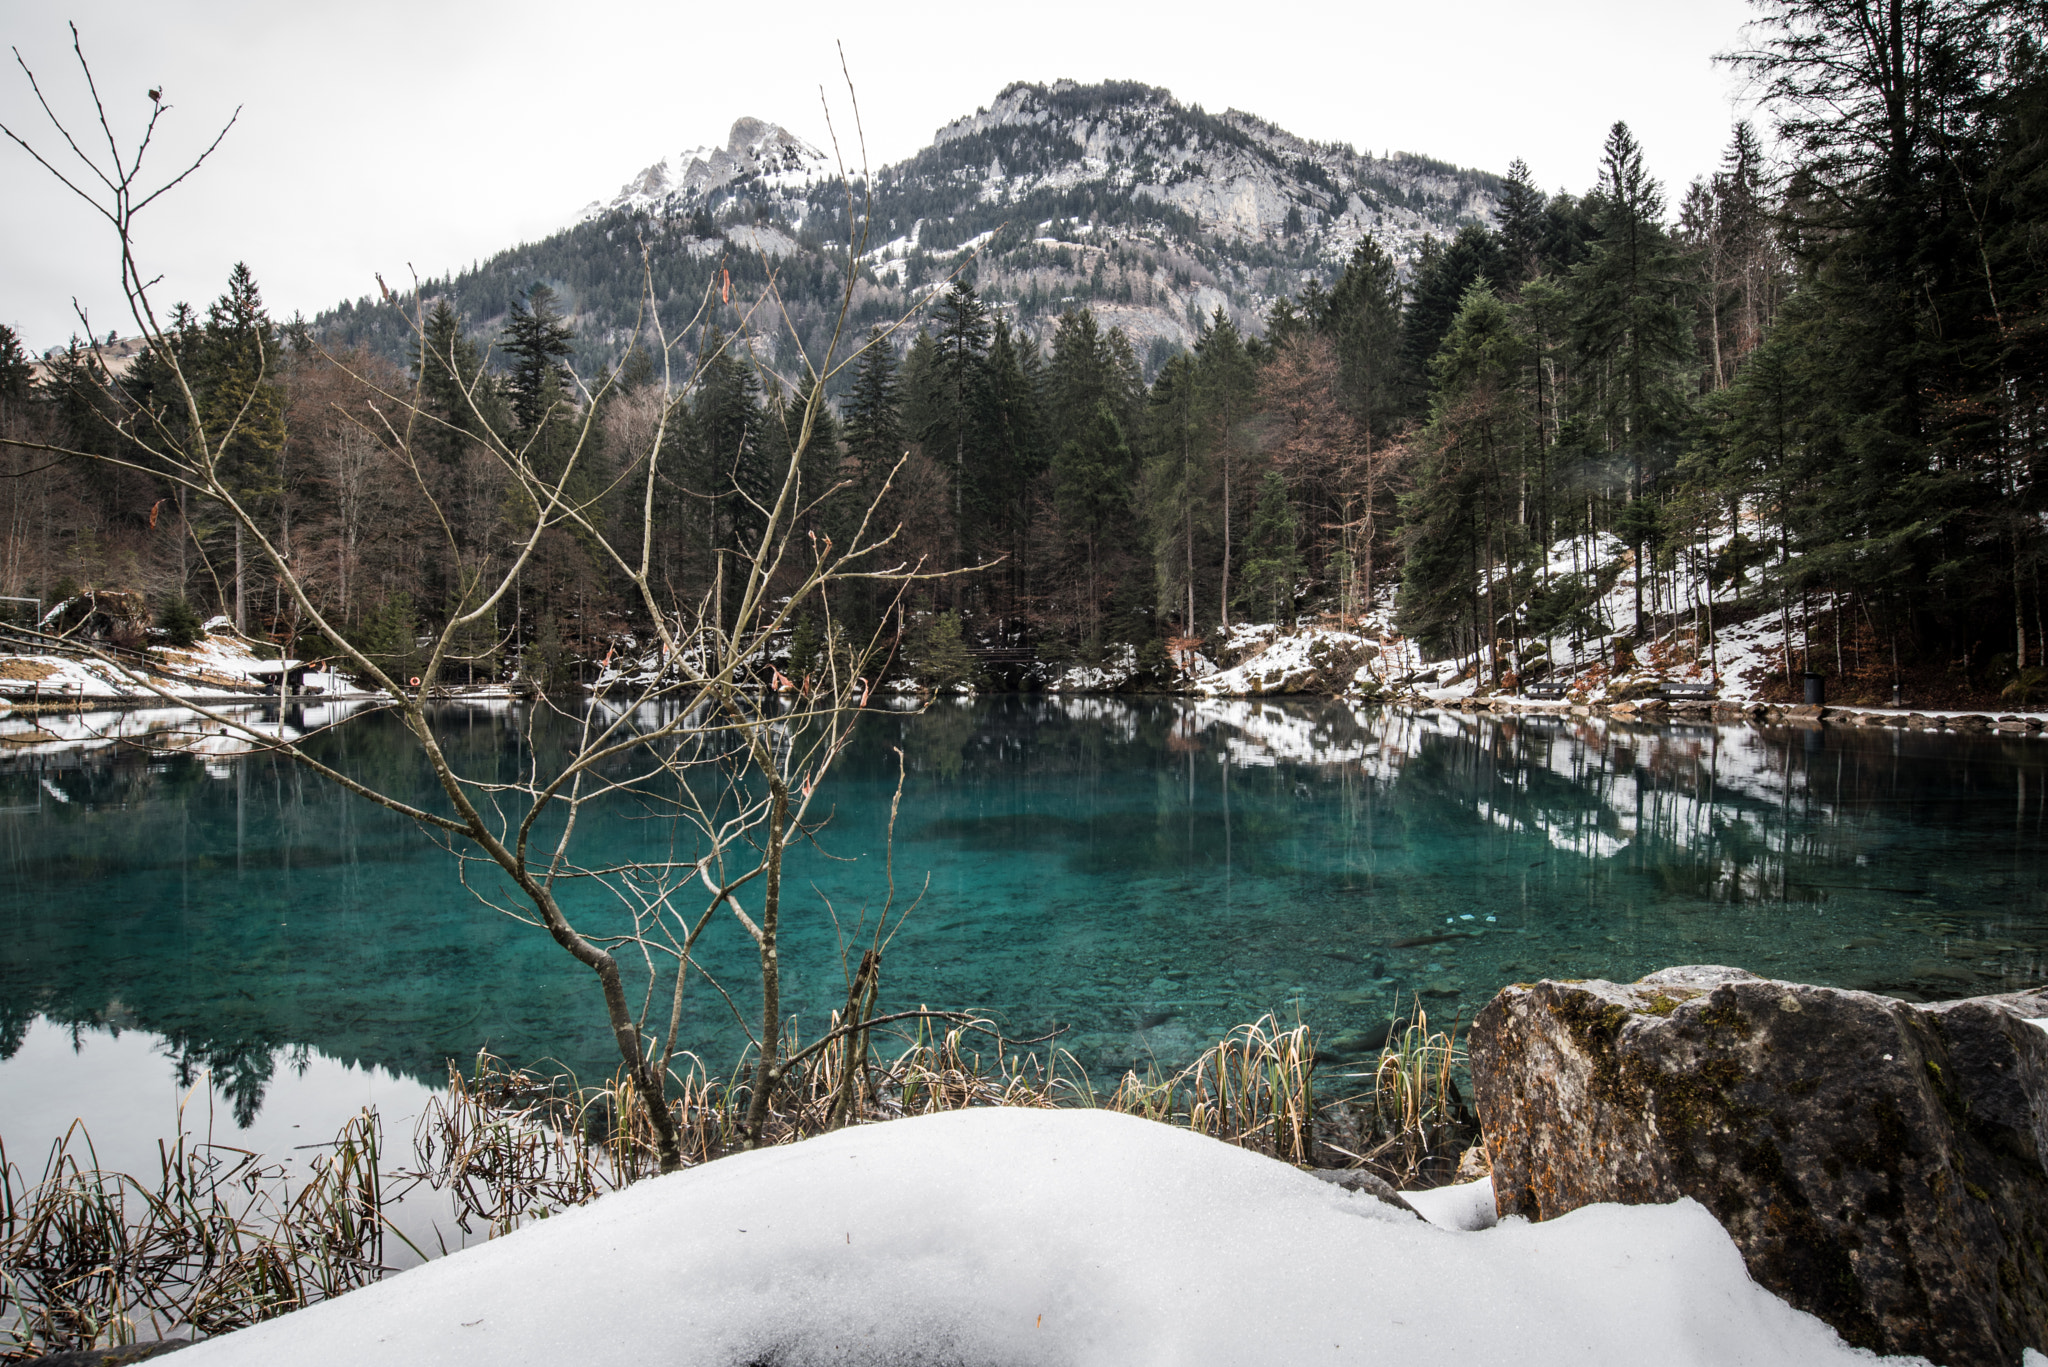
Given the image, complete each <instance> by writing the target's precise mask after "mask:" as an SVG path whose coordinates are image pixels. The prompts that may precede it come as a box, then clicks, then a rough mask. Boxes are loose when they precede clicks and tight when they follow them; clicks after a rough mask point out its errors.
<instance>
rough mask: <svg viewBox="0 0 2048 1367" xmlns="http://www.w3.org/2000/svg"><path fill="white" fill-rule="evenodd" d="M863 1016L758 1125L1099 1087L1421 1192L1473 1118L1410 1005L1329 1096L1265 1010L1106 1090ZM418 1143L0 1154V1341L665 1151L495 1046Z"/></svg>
mask: <svg viewBox="0 0 2048 1367" xmlns="http://www.w3.org/2000/svg"><path fill="white" fill-rule="evenodd" d="M872 1013H873V1002H872V994H868V996H867V997H866V999H865V1000H861V999H860V998H859V997H858V995H856V997H855V999H852V1000H850V1002H849V1010H848V1013H843V1014H846V1015H847V1018H848V1019H849V1020H850V1021H851V1022H852V1023H853V1024H855V1025H858V1026H861V1027H862V1028H859V1029H855V1030H852V1031H849V1032H847V1033H843V1034H839V1035H837V1036H835V1037H832V1038H830V1039H829V1041H828V1042H827V1043H826V1044H825V1045H824V1046H823V1047H814V1048H812V1049H810V1050H806V1049H804V1047H803V1045H802V1041H801V1040H800V1039H799V1038H798V1036H797V1034H796V1032H795V1028H794V1026H792V1027H791V1029H790V1031H789V1033H788V1035H787V1037H786V1038H785V1039H784V1041H783V1046H784V1054H783V1057H785V1058H801V1059H802V1060H803V1062H802V1064H801V1066H798V1067H795V1068H793V1069H792V1070H791V1071H790V1072H789V1073H788V1075H787V1076H786V1077H785V1079H784V1081H783V1083H782V1085H781V1086H780V1087H779V1088H778V1089H777V1091H776V1093H775V1095H774V1097H773V1098H772V1101H771V1104H770V1106H769V1107H768V1123H767V1125H766V1127H765V1129H764V1131H763V1135H762V1138H763V1141H764V1142H766V1143H770V1144H786V1143H791V1142H794V1141H796V1140H799V1139H804V1138H807V1137H809V1136H812V1135H816V1134H822V1133H825V1132H828V1131H830V1130H834V1129H839V1128H842V1127H844V1126H846V1125H848V1124H871V1123H875V1122H878V1121H884V1120H894V1119H898V1118H901V1117H904V1116H911V1115H929V1114H933V1113H935V1112H939V1111H955V1110H963V1109H967V1108H970V1107H980V1106H1030V1107H1056V1106H1085V1107H1100V1108H1102V1109H1106V1110H1114V1111H1119V1112H1122V1113H1125V1114H1128V1115H1136V1116H1141V1117H1144V1118H1146V1119H1149V1120H1156V1121H1159V1122H1161V1123H1164V1124H1170V1125H1180V1126H1184V1127H1186V1128H1188V1129H1191V1130H1194V1131H1195V1132H1197V1133H1199V1134H1206V1135H1210V1136H1212V1137H1214V1138H1216V1139H1219V1140H1222V1141H1223V1142H1225V1143H1229V1144H1236V1145H1239V1146H1241V1147H1244V1148H1249V1149H1254V1150H1256V1151H1258V1152H1260V1153H1265V1154H1270V1155H1272V1156H1274V1157H1276V1158H1278V1159H1281V1160H1282V1161H1285V1162H1289V1163H1295V1164H1302V1165H1313V1166H1324V1167H1331V1166H1338V1167H1343V1166H1350V1167H1363V1168H1367V1169H1370V1170H1371V1171H1373V1172H1374V1173H1375V1174H1377V1175H1378V1176H1381V1177H1383V1178H1385V1179H1386V1180H1388V1181H1389V1182H1392V1183H1393V1184H1394V1185H1395V1186H1397V1187H1410V1188H1412V1187H1418V1186H1433V1185H1439V1184H1441V1183H1443V1182H1445V1181H1448V1180H1450V1179H1451V1176H1452V1174H1453V1172H1454V1171H1455V1169H1456V1165H1457V1161H1458V1156H1459V1154H1460V1153H1461V1152H1462V1151H1463V1149H1464V1147H1465V1145H1466V1144H1468V1143H1469V1142H1470V1141H1471V1139H1472V1137H1473V1134H1474V1133H1475V1129H1476V1127H1475V1126H1474V1125H1473V1124H1472V1121H1471V1117H1470V1114H1469V1112H1468V1111H1467V1109H1466V1107H1465V1106H1464V1103H1463V1101H1462V1099H1461V1098H1460V1097H1459V1094H1458V1090H1457V1085H1456V1082H1455V1080H1454V1075H1455V1073H1456V1072H1457V1070H1458V1068H1459V1065H1460V1063H1461V1061H1462V1059H1463V1052H1462V1050H1461V1049H1460V1048H1459V1046H1458V1044H1457V1041H1456V1038H1455V1027H1453V1029H1451V1030H1441V1029H1433V1028H1432V1027H1431V1025H1430V1022H1429V1018H1428V1016H1427V1015H1426V1014H1425V1013H1424V1012H1423V1011H1422V1009H1421V1007H1420V1005H1419V1004H1418V1005H1417V1007H1416V1009H1415V1010H1414V1011H1413V1012H1412V1014H1411V1015H1410V1017H1409V1019H1408V1021H1407V1023H1406V1025H1405V1026H1403V1027H1402V1028H1400V1029H1399V1030H1398V1031H1395V1032H1394V1033H1393V1034H1392V1035H1391V1036H1390V1038H1389V1040H1388V1042H1387V1045H1386V1047H1385V1048H1384V1049H1383V1050H1382V1051H1381V1054H1380V1057H1379V1060H1378V1063H1377V1064H1376V1065H1375V1066H1374V1067H1373V1068H1372V1069H1371V1070H1370V1071H1361V1072H1358V1073H1353V1074H1348V1075H1342V1076H1340V1077H1339V1078H1338V1079H1337V1081H1338V1082H1339V1083H1341V1084H1356V1090H1353V1091H1346V1090H1344V1088H1343V1087H1342V1086H1340V1087H1338V1088H1337V1089H1336V1094H1335V1095H1333V1096H1331V1097H1330V1098H1329V1099H1321V1098H1319V1095H1318V1077H1317V1066H1316V1052H1315V1041H1314V1038H1313V1035H1312V1034H1311V1032H1310V1030H1309V1028H1308V1027H1307V1026H1306V1025H1301V1024H1295V1025H1293V1026H1291V1027H1290V1026H1285V1025H1283V1024H1282V1023H1281V1022H1280V1021H1279V1020H1278V1019H1277V1018H1276V1017H1274V1016H1271V1015H1268V1016H1265V1017H1262V1018H1261V1019H1259V1020H1257V1021H1254V1022H1252V1023H1251V1024H1248V1025H1241V1026H1239V1027H1237V1028H1236V1029H1234V1030H1232V1031H1230V1032H1229V1033H1228V1034H1227V1035H1226V1036H1224V1038H1223V1039H1221V1040H1219V1041H1218V1042H1217V1043H1216V1044H1214V1045H1212V1046H1211V1047H1210V1048H1208V1049H1207V1050H1205V1051H1203V1053H1202V1054H1201V1055H1200V1056H1199V1057H1198V1058H1196V1060H1195V1061H1194V1062H1193V1063H1192V1064H1190V1065H1189V1066H1188V1067H1186V1068H1184V1069H1182V1070H1180V1071H1179V1072H1176V1073H1172V1074H1168V1075H1160V1074H1158V1073H1156V1072H1154V1073H1152V1074H1150V1075H1147V1076H1144V1077H1141V1076H1139V1075H1138V1074H1137V1073H1136V1072H1130V1073H1126V1074H1125V1075H1124V1077H1123V1078H1122V1079H1121V1080H1120V1081H1119V1082H1118V1084H1117V1085H1116V1087H1115V1088H1114V1089H1113V1090H1112V1091H1110V1092H1109V1093H1108V1094H1106V1095H1104V1094H1100V1093H1098V1092H1097V1091H1096V1090H1095V1089H1094V1088H1093V1087H1091V1086H1090V1084H1089V1082H1088V1080H1087V1075H1086V1073H1085V1071H1084V1070H1083V1069H1082V1068H1081V1067H1080V1066H1079V1065H1078V1064H1077V1063H1076V1062H1075V1061H1074V1059H1073V1058H1072V1056H1071V1055H1069V1054H1067V1053H1066V1052H1065V1051H1063V1050H1060V1049H1058V1048H1057V1047H1052V1046H1048V1047H1046V1048H1045V1049H1043V1050H1040V1051H1033V1050H1029V1049H1019V1048H1017V1047H1015V1046H1014V1045H1012V1044H1011V1043H1010V1042H1009V1041H1006V1040H1005V1039H1004V1038H1003V1037H1002V1036H1001V1035H1000V1034H999V1033H998V1032H996V1030H995V1029H994V1027H993V1026H992V1025H991V1024H990V1023H988V1022H986V1021H972V1020H958V1019H953V1020H946V1021H940V1020H934V1019H924V1020H919V1021H917V1022H915V1023H914V1024H913V1025H912V1026H910V1027H909V1028H908V1029H907V1030H906V1031H905V1032H904V1033H902V1034H900V1035H896V1036H894V1038H895V1040H896V1042H897V1045H898V1048H897V1051H896V1052H895V1054H894V1056H893V1057H880V1056H879V1054H880V1051H879V1050H878V1049H877V1047H876V1040H875V1039H874V1035H876V1034H877V1033H879V1032H878V1031H875V1030H870V1029H868V1028H866V1027H865V1022H866V1020H867V1019H868V1018H870V1017H871V1016H872ZM840 1023H841V1017H840V1015H835V1016H834V1017H833V1019H832V1023H831V1024H832V1027H833V1029H835V1030H836V1029H837V1028H838V1027H839V1025H840ZM672 1071H673V1073H674V1076H673V1079H672V1081H673V1087H672V1089H671V1097H670V1104H671V1106H672V1108H673V1113H674V1115H675V1117H676V1119H677V1120H678V1122H679V1125H680V1129H681V1132H682V1134H683V1135H684V1136H685V1140H686V1145H685V1149H686V1157H687V1160H688V1162H689V1163H690V1164H692V1165H695V1164H698V1163H704V1162H708V1161H710V1160H712V1159H715V1158H718V1157H721V1156H723V1155H725V1154H728V1153H731V1152H734V1151H736V1150H738V1149H740V1148H743V1147H745V1129H744V1125H745V1120H746V1116H747V1113H748V1110H749V1107H750V1104H751V1102H752V1092H751V1086H752V1079H753V1077H754V1071H753V1070H752V1069H751V1068H750V1067H749V1066H747V1064H746V1062H745V1061H744V1060H742V1062H741V1063H740V1065H738V1066H736V1067H735V1068H734V1070H733V1072H732V1073H731V1074H730V1075H729V1076H726V1077H723V1078H719V1077H713V1076H711V1075H710V1074H708V1073H707V1072H706V1071H705V1070H704V1068H703V1067H702V1065H701V1063H699V1062H697V1061H696V1060H694V1059H690V1060H685V1061H684V1066H683V1067H681V1068H679V1069H675V1070H672ZM81 1155H82V1157H81ZM412 1156H413V1160H414V1166H413V1167H411V1168H403V1169H386V1168H385V1167H383V1166H382V1163H381V1160H382V1158H383V1153H382V1136H381V1133H380V1131H379V1128H378V1122H377V1118H376V1116H375V1114H374V1113H372V1112H365V1113H364V1114H363V1115H361V1116H359V1117H357V1118H356V1119H354V1120H352V1121H350V1122H349V1124H348V1125H347V1126H346V1127H344V1129H343V1130H342V1132H341V1134H340V1135H338V1136H337V1137H336V1139H335V1142H334V1143H333V1145H331V1146H330V1147H329V1149H328V1151H327V1152H326V1153H325V1154H324V1155H323V1156H322V1157H321V1158H320V1159H319V1160H318V1161H317V1162H316V1163H315V1165H314V1169H313V1173H312V1176H311V1177H310V1178H309V1179H308V1180H307V1181H306V1182H305V1183H304V1184H303V1185H302V1186H301V1187H300V1188H299V1189H298V1190H297V1191H296V1192H294V1191H292V1190H290V1188H289V1187H288V1185H287V1183H286V1181H285V1179H284V1177H283V1175H282V1173H281V1172H279V1171H278V1170H276V1169H273V1168H267V1167H265V1166H263V1165H262V1162H261V1160H260V1159H259V1158H258V1157H257V1156H256V1155H254V1154H250V1153H247V1152H246V1151H243V1150H239V1149H233V1148H228V1147H226V1146H222V1145H215V1144H210V1143H193V1142H191V1140H190V1139H189V1137H186V1136H181V1137H180V1138H179V1140H178V1142H177V1143H176V1144H175V1145H174V1146H172V1147H171V1148H169V1149H167V1150H165V1151H164V1152H163V1153H162V1161H161V1165H160V1166H161V1171H160V1173H159V1174H158V1176H157V1177H156V1179H154V1180H153V1181H150V1182H144V1181H142V1180H140V1179H137V1178H134V1177H130V1176H126V1175H123V1174H110V1173H103V1172H101V1171H100V1170H99V1168H98V1165H97V1162H96V1161H95V1160H94V1158H93V1155H92V1151H91V1144H90V1140H89V1139H87V1138H86V1137H85V1136H84V1134H83V1133H82V1132H81V1131H79V1130H77V1129H75V1128H74V1130H73V1131H72V1132H71V1133H70V1134H68V1135H66V1136H65V1138H64V1139H63V1140H62V1141H60V1142H59V1143H58V1144H57V1145H56V1146H55V1148H54V1149H53V1151H52V1153H51V1155H50V1158H49V1160H48V1162H47V1163H46V1164H45V1167H44V1173H43V1177H42V1179H41V1180H40V1181H38V1182H36V1183H34V1184H29V1183H27V1182H25V1181H24V1180H22V1176H21V1174H20V1172H19V1171H18V1170H17V1169H16V1168H15V1167H14V1166H13V1165H11V1164H8V1163H6V1161H5V1155H4V1153H0V1176H4V1179H5V1180H4V1183H0V1361H4V1362H19V1361H25V1360H27V1359H29V1358H31V1357H34V1356H36V1355H37V1354H39V1353H43V1352H48V1351H53V1350H56V1349H61V1348H73V1347H105V1346H111V1345H116V1344H121V1343H128V1342H132V1341H135V1340H137V1339H141V1338H154V1337H161V1336H163V1335H166V1334H169V1333H173V1332H179V1331H192V1330H196V1331H197V1332H199V1333H202V1334H216V1333H222V1332H225V1331H227V1330H229V1329H234V1328H239V1327H240V1326H242V1325H244V1324H250V1323H254V1322H255V1321H257V1320H261V1319H267V1318H269V1317H270V1316H272V1315H277V1314H281V1313H283V1312H285V1311H287V1310H291V1309H295V1308H297V1307H299V1306H301V1305H307V1304H310V1303H312V1302H314V1301H318V1300H323V1299H325V1298H327V1297H329V1296H334V1295H339V1294H341V1293H342V1292H344V1291H347V1290H349V1289H350V1288H352V1287H355V1286H360V1285H362V1284H364V1283H366V1282H369V1281H372V1280H375V1279H376V1278H377V1277H379V1276H381V1275H382V1274H383V1273H384V1271H386V1270H387V1269H386V1266H385V1264H384V1258H383V1250H384V1243H383V1241H384V1237H385V1234H386V1231H387V1230H388V1229H389V1228H390V1226H389V1220H388V1218H387V1214H386V1209H387V1206H388V1205H389V1204H390V1203H391V1202H392V1201H394V1200H396V1199H398V1198H399V1197H400V1196H402V1195H403V1194H404V1193H406V1192H408V1191H411V1190H414V1189H415V1188H418V1187H422V1186H424V1187H426V1188H430V1189H432V1190H435V1191H439V1192H444V1193H446V1194H447V1195H448V1197H449V1199H450V1200H451V1201H452V1202H453V1205H454V1212H455V1219H456V1222H457V1224H458V1226H459V1227H460V1228H461V1229H462V1230H463V1231H464V1232H465V1233H469V1232H475V1231H477V1230H478V1229H481V1230H482V1231H483V1232H485V1233H486V1234H488V1235H491V1236H495V1235H498V1234H502V1233H505V1232H507V1231H510V1230H513V1229H516V1228H518V1227H520V1226H521V1225H523V1224H526V1223H528V1222H530V1221H532V1220H535V1219H542V1218H545V1217H546V1216H548V1215H550V1214H552V1213H554V1212H555V1211H559V1210H564V1209H567V1208H569V1207H572V1206H577V1205H581V1204H583V1203H585V1202H587V1201H590V1200H593V1199H595V1198H596V1197H598V1196H601V1195H603V1194H605V1193H606V1192H610V1191H615V1190H617V1189H619V1188H621V1187H623V1186H626V1185H628V1184H630V1183H632V1182H635V1181H638V1180H639V1179H640V1178H642V1177H647V1176H652V1175H653V1174H654V1173H656V1172H657V1171H658V1170H659V1163H658V1160H657V1155H656V1150H655V1143H654V1130H653V1126H652V1125H651V1124H650V1123H649V1121H648V1118H647V1116H646V1113H645V1108H644V1106H643V1105H642V1103H641V1101H640V1099H639V1098H638V1097H637V1096H636V1095H635V1094H634V1091H633V1088H632V1085H631V1083H630V1082H629V1081H627V1080H625V1079H624V1077H623V1076H620V1077H614V1078H612V1079H611V1080H609V1081H607V1082H605V1083H603V1084H602V1085H599V1086H595V1087H584V1086H581V1085H579V1084H578V1083H577V1081H576V1080H575V1079H574V1078H573V1077H569V1076H566V1075H562V1076H552V1077H551V1076H546V1075H543V1074H539V1073H534V1072H528V1071H524V1070H520V1069H514V1068H510V1067H507V1066H506V1065H505V1064H504V1063H502V1062H501V1061H500V1060H498V1059H495V1058H493V1057H491V1056H490V1055H488V1054H480V1055H478V1056H477V1058H476V1059H475V1060H474V1062H473V1064H472V1065H471V1067H470V1068H469V1069H468V1070H467V1071H464V1070H461V1069H457V1068H453V1067H451V1068H450V1070H449V1078H448V1089H447V1091H446V1092H445V1093H443V1094H442V1095H441V1096H439V1097H437V1098H436V1099H435V1100H434V1101H433V1102H432V1103H431V1104H430V1105H429V1106H428V1108H427V1109H426V1111H425V1112H424V1113H423V1115H422V1117H421V1119H420V1122H419V1124H418V1127H417V1128H416V1130H415V1131H414V1135H413V1155H412ZM444 1251H445V1250H444Z"/></svg>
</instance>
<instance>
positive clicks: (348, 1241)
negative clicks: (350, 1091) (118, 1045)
mask: <svg viewBox="0 0 2048 1367" xmlns="http://www.w3.org/2000/svg"><path fill="white" fill-rule="evenodd" d="M157 1155H158V1166H157V1172H156V1174H155V1176H154V1177H153V1178H144V1177H138V1176H134V1175H131V1174H126V1173H111V1172H106V1171H103V1170H102V1169H101V1168H100V1165H99V1161H98V1157H97V1155H96V1154H95V1153H94V1151H93V1148H92V1140H91V1137H90V1136H89V1135H87V1134H86V1132H85V1131H84V1129H83V1128H82V1127H81V1126H78V1125H76V1124H74V1125H73V1126H72V1127H71V1128H70V1129H68V1130H66V1131H65V1133H64V1134H63V1135H62V1136H61V1137H60V1138H58V1139H57V1141H56V1142H55V1143H54V1144H53V1145H52V1146H51V1149H50V1152H49V1154H48V1156H47V1157H46V1158H45V1160H44V1163H43V1169H42V1175H41V1176H40V1177H39V1178H37V1179H35V1180H34V1181H30V1180H29V1179H28V1178H27V1177H26V1175H25V1174H24V1172H23V1171H22V1169H21V1168H20V1167H19V1166H18V1165H17V1164H15V1163H14V1162H12V1161H11V1160H9V1159H8V1158H7V1156H6V1153H5V1151H4V1149H0V1361H5V1362H21V1361H27V1360H29V1359H31V1358H34V1357H37V1356H40V1355H42V1354H45V1353H50V1352H56V1351H60V1350H64V1349H73V1348H106V1347H116V1346H119V1345H122V1344H128V1343H134V1342H138V1341H141V1340H146V1339H159V1338H165V1337H170V1336H173V1335H176V1334H180V1333H197V1334H201V1335H211V1334H220V1333H225V1332H227V1331H228V1330H231V1329H239V1328H242V1327H243V1326H244V1325H248V1324H254V1323H256V1322H257V1321H259V1320H265V1319H269V1318H271V1317H272V1316H275V1315H281V1314H283V1313H285V1312H286V1311H288V1310H296V1309H298V1308H299V1307H300V1306H303V1305H311V1304H312V1303H314V1302H315V1301H321V1300H326V1299H328V1298H330V1297H333V1296H338V1295H340V1294H342V1293H343V1292H345V1291H349V1290H352V1289H354V1288H355V1287H358V1286H362V1285H365V1284H366V1283H368V1282H371V1281H375V1280H376V1279H377V1278H379V1277H381V1276H382V1275H383V1274H384V1273H385V1271H387V1270H388V1269H387V1267H386V1264H385V1261H384V1238H385V1233H386V1223H385V1220H384V1213H383V1212H384V1206H385V1203H386V1194H385V1189H384V1187H385V1180H386V1176H385V1172H384V1161H383V1139H382V1130H381V1127H380V1123H379V1121H378V1119H377V1116H376V1113H375V1112H373V1111H368V1110H366V1111H364V1112H363V1113H362V1114H360V1115H358V1116H356V1117H355V1118H353V1119H351V1120H350V1121H349V1122H348V1123H347V1124H346V1125H344V1126H343V1127H342V1130H341V1132H340V1133H339V1134H338V1135H336V1136H335V1139H334V1141H333V1143H332V1144H330V1145H328V1146H326V1151H325V1152H323V1153H321V1154H320V1155H319V1156H317V1157H316V1158H315V1159H314V1160H313V1163H312V1170H311V1173H310V1174H309V1175H308V1177H307V1178H306V1180H305V1181H304V1182H303V1183H301V1184H300V1185H299V1186H298V1187H297V1189H296V1190H294V1189H293V1187H292V1184H291V1183H290V1182H289V1181H288V1179H287V1178H286V1176H285V1174H284V1172H283V1170H282V1169H281V1168H279V1167H276V1166H271V1165H266V1164H265V1163H264V1161H263V1160H262V1159H261V1157H259V1156H258V1155H256V1154H254V1153H251V1152H249V1151H248V1150H246V1149H238V1148H235V1147H233V1146H231V1145H225V1144H215V1143H212V1142H208V1141H200V1140H196V1139H195V1138H194V1137H193V1136H192V1135H190V1134H188V1133H186V1132H185V1131H184V1126H183V1117H182V1114H181V1116H180V1124H179V1134H178V1136H177V1138H176V1139H175V1140H173V1141H171V1142H170V1143H169V1144H161V1143H160V1144H159V1146H158V1151H157Z"/></svg>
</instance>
